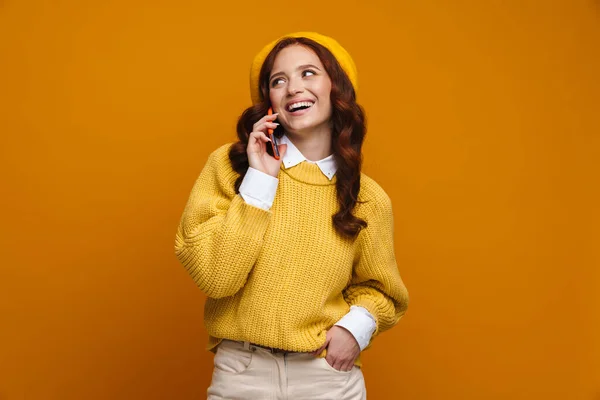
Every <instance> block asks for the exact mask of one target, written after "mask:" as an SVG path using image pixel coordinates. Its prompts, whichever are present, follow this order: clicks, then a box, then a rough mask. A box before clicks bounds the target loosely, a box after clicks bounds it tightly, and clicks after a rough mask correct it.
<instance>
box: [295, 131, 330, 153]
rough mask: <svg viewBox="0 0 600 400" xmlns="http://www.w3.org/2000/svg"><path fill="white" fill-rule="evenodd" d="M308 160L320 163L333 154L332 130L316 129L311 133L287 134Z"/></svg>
mask: <svg viewBox="0 0 600 400" xmlns="http://www.w3.org/2000/svg"><path fill="white" fill-rule="evenodd" d="M285 135H286V136H287V137H288V138H289V139H290V140H291V141H292V143H294V146H296V147H297V148H298V150H300V153H302V155H303V156H304V157H306V159H307V160H310V161H319V160H322V159H324V158H325V157H327V156H329V155H330V154H331V129H329V128H326V129H315V130H312V131H310V132H287V131H286V132H285Z"/></svg>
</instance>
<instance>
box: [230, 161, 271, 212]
mask: <svg viewBox="0 0 600 400" xmlns="http://www.w3.org/2000/svg"><path fill="white" fill-rule="evenodd" d="M278 184H279V179H277V178H275V177H273V176H271V175H269V174H265V173H264V172H261V171H259V170H257V169H254V168H252V167H248V171H247V172H246V175H244V179H243V180H242V184H241V185H240V195H241V196H242V198H243V199H244V201H245V202H246V203H248V204H250V205H252V206H254V207H258V208H262V209H263V210H270V209H271V207H272V206H273V200H275V194H276V193H277V185H278Z"/></svg>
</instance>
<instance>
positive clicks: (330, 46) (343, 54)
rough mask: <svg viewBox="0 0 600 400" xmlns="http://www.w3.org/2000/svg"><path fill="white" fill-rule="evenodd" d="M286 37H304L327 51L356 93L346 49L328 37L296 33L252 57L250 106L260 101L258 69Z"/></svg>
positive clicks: (355, 80) (350, 61)
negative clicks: (333, 57) (344, 73)
mask: <svg viewBox="0 0 600 400" xmlns="http://www.w3.org/2000/svg"><path fill="white" fill-rule="evenodd" d="M288 37H293V38H297V37H305V38H307V39H311V40H314V41H315V42H317V43H319V44H320V45H322V46H323V47H325V48H326V49H327V50H329V51H330V52H331V53H332V54H333V55H334V56H335V58H336V59H337V61H338V63H340V65H341V67H342V69H343V70H344V72H346V75H348V78H350V82H352V86H354V91H355V92H356V91H357V90H358V77H357V73H356V65H354V61H352V57H350V54H348V52H347V51H346V49H344V48H343V47H342V46H341V45H340V44H339V43H338V42H337V41H335V40H334V39H332V38H330V37H328V36H325V35H321V34H319V33H316V32H296V33H290V34H288V35H285V36H282V37H280V38H279V39H277V40H274V41H272V42H271V43H269V44H268V45H266V46H265V47H263V49H262V50H261V51H260V52H259V53H258V54H257V55H256V56H255V57H254V61H253V62H252V66H251V67H250V96H251V97H252V104H257V103H260V101H261V95H260V84H259V82H258V79H259V75H260V69H261V68H262V65H263V63H264V62H265V59H266V58H267V56H268V55H269V53H270V52H271V50H273V48H274V47H275V45H276V44H277V43H278V42H279V41H280V40H282V39H285V38H288Z"/></svg>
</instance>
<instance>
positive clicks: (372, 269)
mask: <svg viewBox="0 0 600 400" xmlns="http://www.w3.org/2000/svg"><path fill="white" fill-rule="evenodd" d="M230 147H231V143H229V144H226V145H223V146H221V147H220V148H218V149H217V150H215V151H214V152H213V153H211V154H210V156H209V157H208V161H207V162H206V165H205V166H204V168H203V170H202V172H201V173H200V176H199V177H198V179H197V181H196V183H195V185H194V186H193V188H192V191H191V195H190V197H189V200H188V202H187V205H186V207H185V210H184V212H183V216H182V218H181V221H180V224H179V227H178V230H177V234H176V239H175V253H176V255H177V257H178V259H179V260H180V262H181V263H182V264H183V265H184V267H185V268H186V269H187V271H188V272H189V274H190V275H191V277H192V278H193V279H194V281H195V282H196V284H197V285H198V287H199V288H200V289H201V290H202V291H203V292H204V293H205V294H206V296H207V300H206V303H205V311H204V320H205V326H206V329H207V331H208V334H209V343H208V349H209V350H212V349H214V348H215V347H216V346H217V345H218V343H219V342H220V341H221V340H222V339H230V340H239V341H249V342H251V343H255V344H258V345H261V346H267V347H274V348H278V349H283V350H288V351H299V352H309V351H314V350H315V349H317V348H319V347H320V346H322V345H323V344H324V343H325V339H326V333H327V330H329V329H330V328H331V327H332V326H333V325H334V324H335V323H336V322H337V321H338V320H339V319H340V318H342V317H343V316H344V315H345V314H346V313H348V311H349V309H350V306H352V305H358V306H362V307H365V308H366V309H367V310H368V311H369V312H370V313H371V314H372V315H373V316H374V318H375V320H376V324H377V328H376V331H375V332H374V334H373V336H372V338H371V343H372V341H373V338H375V337H376V336H377V335H378V334H380V333H382V332H383V331H385V330H387V329H389V328H391V327H392V326H394V325H395V324H396V323H397V322H398V320H399V319H400V318H401V317H402V315H403V314H404V313H405V311H406V308H407V305H408V292H407V290H406V287H405V286H404V284H403V282H402V279H401V277H400V274H399V272H398V268H397V265H396V258H395V255H394V238H393V235H394V234H393V229H394V224H393V216H392V204H391V200H390V198H389V197H388V195H387V194H386V193H385V192H384V191H383V189H382V188H381V187H380V186H379V185H378V184H377V183H376V182H375V181H374V180H373V179H371V178H369V177H368V176H366V175H365V174H361V188H360V193H359V198H358V199H359V201H361V202H364V203H359V204H357V206H356V207H355V209H354V215H356V216H357V217H360V218H362V219H364V220H365V221H367V223H368V227H367V228H364V229H362V230H361V231H360V233H359V234H358V236H357V237H356V238H354V239H348V238H344V237H342V236H341V235H340V234H338V233H337V232H336V230H335V229H334V226H333V223H332V218H331V217H332V215H333V214H335V213H336V212H337V210H338V202H337V198H336V187H335V182H336V179H337V176H334V177H333V179H332V180H331V181H330V180H329V179H328V178H327V177H326V176H325V175H323V173H322V172H321V171H320V170H319V167H318V166H317V165H316V164H311V163H308V162H302V163H300V164H298V165H296V166H294V167H291V168H288V169H286V168H285V167H284V165H283V164H282V166H281V170H280V172H279V176H278V178H279V185H278V188H277V194H276V196H275V200H274V202H273V207H272V208H271V210H268V211H267V210H263V209H260V208H257V207H254V206H251V205H249V204H247V203H246V202H245V201H244V200H243V198H242V197H241V196H240V195H239V194H237V193H235V188H234V184H235V180H236V179H237V177H238V176H239V175H238V173H237V172H235V171H234V170H233V169H232V167H231V163H230V161H229V157H228V153H229V149H230ZM357 365H360V361H358V362H357Z"/></svg>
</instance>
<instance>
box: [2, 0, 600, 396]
mask: <svg viewBox="0 0 600 400" xmlns="http://www.w3.org/2000/svg"><path fill="white" fill-rule="evenodd" d="M217 3H218V4H217ZM211 7H212V8H211ZM296 30H316V31H320V32H322V33H325V34H329V35H331V36H333V37H335V38H337V39H338V40H339V41H340V42H341V43H342V44H343V45H344V46H345V47H346V48H347V49H348V50H349V51H350V53H351V54H352V55H353V56H354V58H355V61H356V63H357V65H358V68H359V78H360V90H359V101H360V103H361V104H362V105H363V106H364V107H365V108H366V110H367V115H368V138H367V142H366V145H365V165H364V171H365V172H366V173H367V174H368V175H370V176H371V177H373V178H374V179H375V180H377V181H378V182H379V183H380V184H381V185H382V186H383V187H384V188H385V189H386V191H387V192H388V193H389V195H390V196H391V198H392V201H393V204H394V211H395V224H396V225H395V228H396V243H395V245H396V253H397V258H398V262H399V266H400V270H401V273H402V276H403V278H404V280H405V282H406V285H407V287H408V289H409V291H410V294H411V305H410V307H409V311H408V314H407V315H406V317H405V318H404V319H403V320H402V321H401V322H400V324H399V326H397V327H396V328H394V329H393V330H391V331H389V332H387V333H384V334H383V335H382V336H381V337H380V338H378V339H377V341H376V342H375V345H374V347H373V348H372V349H370V350H368V351H367V352H366V353H365V354H364V363H365V367H364V371H365V376H366V380H367V388H368V391H369V398H370V399H446V400H449V399H461V400H462V399H598V398H600V295H599V292H600V272H599V270H600V251H599V244H600V229H599V226H600V212H599V211H600V210H599V204H600V193H599V182H600V166H599V159H600V151H599V148H600V143H599V135H600V123H599V119H598V111H599V110H600V101H599V93H600V84H599V78H598V72H599V71H600V3H599V2H598V1H597V0H595V1H593V0H585V1H583V0H582V1H567V0H563V1H507V2H499V1H494V2H491V1H483V2H482V1H442V0H439V1H419V2H416V1H383V0H369V1H346V2H339V1H338V2H326V1H304V2H285V3H282V4H277V3H274V4H269V5H266V4H264V5H258V4H257V3H253V2H247V1H225V2H209V4H203V2H200V1H170V2H167V1H162V2H160V1H145V2H142V1H126V2H116V1H103V2H97V1H95V2H92V1H86V2H83V1H54V2H48V1H40V0H37V1H35V0H30V1H16V0H12V1H11V0H4V1H2V2H0V46H1V47H0V50H1V53H0V57H1V58H0V79H1V81H0V82H1V86H0V101H1V104H0V106H1V114H0V118H1V120H0V122H1V125H0V129H1V139H2V141H1V144H0V155H1V162H2V165H0V171H1V172H0V174H1V178H2V180H1V182H2V187H3V190H2V192H3V193H4V195H3V196H2V200H1V201H2V214H3V215H2V222H1V226H2V237H1V243H2V249H1V270H0V273H1V275H0V399H2V400H17V399H44V400H54V399H56V400H70V399H77V400H80V399H86V400H95V399H145V400H147V399H200V398H204V397H205V393H206V387H207V386H208V384H209V381H210V374H211V368H212V355H211V353H209V352H206V351H205V350H204V346H205V343H206V333H205V331H204V328H203V325H202V308H203V302H204V297H203V295H202V294H201V292H200V291H199V290H198V289H197V288H196V287H195V285H194V283H193V281H192V279H191V278H189V276H188V275H187V274H186V272H185V271H184V269H183V267H182V266H180V265H179V264H178V262H177V260H176V259H175V256H174V252H173V245H174V236H175V230H176V226H177V223H178V220H179V217H180V215H181V212H182V211H183V207H184V205H185V202H186V200H187V196H188V194H189V191H190V190H191V187H192V184H193V182H194V180H195V178H196V177H197V175H198V174H199V173H200V170H201V169H202V166H203V165H204V162H205V160H206V157H207V155H208V154H209V153H210V152H211V151H213V150H214V149H215V148H217V147H218V146H219V145H221V144H223V143H226V142H230V141H233V140H234V138H235V136H234V127H235V123H236V120H237V117H238V116H239V114H240V113H241V111H242V110H243V109H244V108H245V107H247V106H248V105H249V103H250V100H249V93H248V84H247V76H248V68H249V64H250V61H251V58H252V56H253V55H254V54H255V52H257V51H258V50H259V49H260V47H262V45H264V44H265V43H267V42H268V41H269V40H272V39H274V38H276V37H278V36H279V35H281V34H284V33H286V32H291V31H296Z"/></svg>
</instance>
